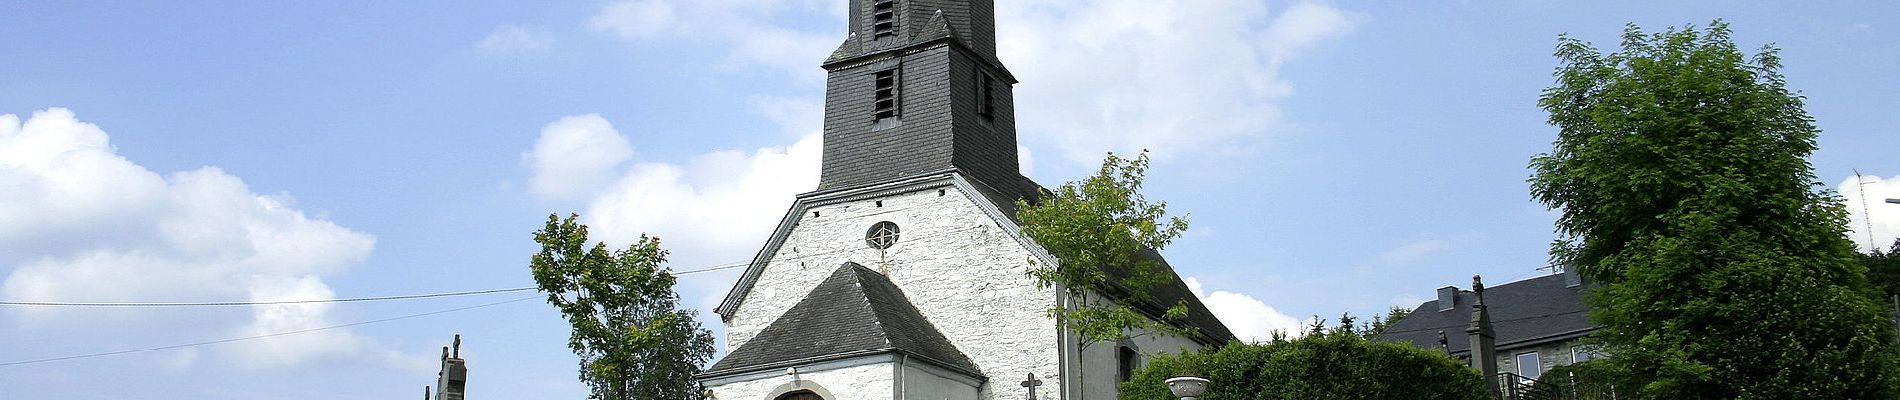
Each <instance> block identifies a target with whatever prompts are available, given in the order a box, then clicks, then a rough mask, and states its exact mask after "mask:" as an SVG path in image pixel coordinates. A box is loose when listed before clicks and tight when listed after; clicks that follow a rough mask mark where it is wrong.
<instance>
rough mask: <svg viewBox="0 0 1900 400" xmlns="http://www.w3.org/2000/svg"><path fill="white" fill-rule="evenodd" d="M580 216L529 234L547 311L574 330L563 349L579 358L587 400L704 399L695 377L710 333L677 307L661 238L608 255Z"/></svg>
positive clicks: (554, 220) (551, 220) (708, 352)
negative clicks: (537, 245)
mask: <svg viewBox="0 0 1900 400" xmlns="http://www.w3.org/2000/svg"><path fill="white" fill-rule="evenodd" d="M577 217H578V216H575V215H569V216H568V217H567V219H560V218H559V217H558V216H556V215H549V216H548V223H547V226H546V227H544V228H542V229H541V230H540V231H536V232H535V233H534V241H535V242H537V243H540V244H541V251H540V252H538V253H535V255H534V258H533V260H532V261H531V263H530V267H531V269H532V270H533V272H534V282H535V284H536V286H539V287H540V289H541V291H542V292H545V293H547V295H548V304H552V305H554V307H555V308H557V309H559V310H560V311H561V315H562V316H563V317H565V318H566V319H567V321H568V323H569V324H571V325H573V328H574V330H573V333H572V334H571V335H569V336H568V341H567V346H568V347H569V348H571V349H573V350H574V354H575V355H578V356H580V358H581V360H580V365H581V368H580V378H581V380H582V381H584V382H587V384H588V385H589V386H591V387H592V393H591V394H590V395H589V397H588V398H590V399H602V400H628V399H699V398H701V397H702V392H701V390H700V388H699V387H698V385H697V384H696V383H695V381H694V379H693V374H696V373H698V372H699V366H700V364H703V363H705V362H706V361H707V360H708V359H711V358H712V355H713V338H712V332H710V331H707V330H705V329H701V328H700V326H699V322H697V321H695V320H693V314H694V313H693V311H691V310H682V309H680V308H679V295H678V294H675V293H674V292H673V284H674V277H673V274H672V272H670V271H668V270H667V268H666V267H664V266H663V264H665V263H666V254H667V252H666V250H663V249H661V248H660V239H659V238H653V237H647V236H645V235H641V237H640V240H638V241H636V242H634V243H633V245H632V246H629V247H628V248H627V249H625V250H620V251H613V252H609V251H608V250H607V245H606V244H605V243H595V244H594V245H593V246H591V247H590V246H588V243H587V226H586V225H580V224H578V223H576V222H575V219H576V218H577Z"/></svg>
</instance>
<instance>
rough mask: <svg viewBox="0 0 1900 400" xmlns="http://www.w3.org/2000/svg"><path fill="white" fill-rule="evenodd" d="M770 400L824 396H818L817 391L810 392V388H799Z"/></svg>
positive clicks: (811, 399) (809, 399)
mask: <svg viewBox="0 0 1900 400" xmlns="http://www.w3.org/2000/svg"><path fill="white" fill-rule="evenodd" d="M772 400H825V398H824V397H819V396H818V394H817V393H812V392H811V391H810V390H800V391H796V392H791V393H786V394H782V395H779V396H778V398H777V399H772Z"/></svg>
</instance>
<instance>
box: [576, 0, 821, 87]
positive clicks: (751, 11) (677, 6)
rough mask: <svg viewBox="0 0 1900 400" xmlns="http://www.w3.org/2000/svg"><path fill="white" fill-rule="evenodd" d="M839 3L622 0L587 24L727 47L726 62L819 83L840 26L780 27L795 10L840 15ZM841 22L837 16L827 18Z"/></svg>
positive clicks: (634, 35)
mask: <svg viewBox="0 0 1900 400" xmlns="http://www.w3.org/2000/svg"><path fill="white" fill-rule="evenodd" d="M844 7H845V3H844V2H843V1H831V0H826V1H815V0H620V1H615V2H612V3H608V4H606V5H604V6H601V8H600V11H599V12H597V13H595V14H594V15H593V16H592V17H589V18H588V19H587V22H586V26H587V27H588V28H589V29H593V30H596V31H602V32H608V33H612V34H614V35H616V36H619V37H621V38H623V39H627V40H633V41H649V40H656V39H683V40H691V41H694V42H699V43H718V44H722V45H725V46H726V48H727V50H728V51H727V60H726V61H727V63H728V64H729V65H728V66H764V67H768V68H771V69H773V70H776V71H779V72H783V73H786V74H788V75H791V76H793V77H796V78H799V79H801V81H802V82H807V83H811V82H822V80H821V79H822V78H823V75H821V74H822V73H823V72H822V70H820V69H818V68H817V65H818V63H819V62H820V61H822V60H823V59H824V57H825V55H828V54H831V51H832V50H833V49H836V48H837V46H838V44H839V43H841V42H843V41H844V33H843V32H844V29H843V28H837V29H827V30H811V29H801V28H793V27H787V26H782V25H779V24H778V23H779V22H780V21H785V20H789V19H791V18H788V17H787V16H788V15H789V14H793V13H808V12H812V11H820V10H823V11H829V13H831V14H841V13H842V12H843V8H844ZM827 20H828V22H832V23H833V24H835V25H836V26H840V27H841V26H843V24H842V22H843V21H842V19H841V18H829V19H827Z"/></svg>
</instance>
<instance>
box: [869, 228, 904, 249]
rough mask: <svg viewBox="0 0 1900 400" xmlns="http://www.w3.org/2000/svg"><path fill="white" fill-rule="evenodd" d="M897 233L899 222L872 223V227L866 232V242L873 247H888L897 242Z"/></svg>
mask: <svg viewBox="0 0 1900 400" xmlns="http://www.w3.org/2000/svg"><path fill="white" fill-rule="evenodd" d="M897 233H898V231H897V223H894V222H891V221H882V222H878V223H876V224H872V225H871V229H870V230H867V231H865V232H864V244H867V245H870V246H871V248H873V249H878V250H883V249H888V248H891V246H893V245H896V244H897Z"/></svg>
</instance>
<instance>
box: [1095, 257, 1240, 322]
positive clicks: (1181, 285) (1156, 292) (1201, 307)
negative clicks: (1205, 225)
mask: <svg viewBox="0 0 1900 400" xmlns="http://www.w3.org/2000/svg"><path fill="white" fill-rule="evenodd" d="M1136 257H1140V258H1145V259H1149V260H1154V261H1156V262H1160V263H1161V268H1162V269H1163V270H1165V271H1167V273H1168V275H1169V277H1171V278H1173V279H1172V280H1169V281H1168V283H1165V284H1162V285H1160V286H1156V287H1155V288H1153V289H1150V290H1149V292H1148V295H1149V298H1150V299H1152V300H1153V301H1152V302H1150V303H1149V304H1146V305H1145V306H1142V307H1137V308H1139V309H1142V310H1143V311H1147V312H1150V313H1153V314H1155V315H1160V314H1162V313H1165V312H1167V310H1168V307H1172V306H1174V304H1175V303H1177V302H1183V301H1185V302H1187V306H1188V314H1187V321H1185V322H1186V323H1187V325H1188V326H1189V327H1192V328H1195V329H1197V330H1199V331H1200V333H1201V335H1202V336H1204V337H1202V338H1201V339H1202V340H1203V341H1204V342H1206V343H1204V344H1207V345H1210V346H1221V345H1225V344H1227V342H1229V341H1233V340H1234V332H1233V331H1230V330H1227V324H1223V323H1221V321H1220V317H1215V316H1214V312H1213V311H1212V310H1209V309H1208V308H1207V305H1206V304H1202V303H1201V298H1200V297H1196V296H1194V291H1192V290H1189V289H1188V286H1187V282H1185V281H1182V280H1181V274H1180V273H1178V272H1175V271H1174V266H1171V265H1168V260H1167V259H1165V258H1162V257H1161V253H1159V252H1156V251H1154V250H1145V249H1144V250H1142V252H1141V254H1137V255H1136ZM1108 272H1109V274H1110V275H1111V276H1112V277H1115V278H1120V277H1123V276H1126V275H1124V274H1121V273H1118V272H1117V271H1108Z"/></svg>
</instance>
